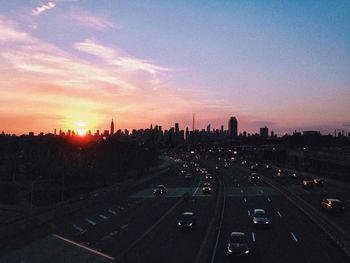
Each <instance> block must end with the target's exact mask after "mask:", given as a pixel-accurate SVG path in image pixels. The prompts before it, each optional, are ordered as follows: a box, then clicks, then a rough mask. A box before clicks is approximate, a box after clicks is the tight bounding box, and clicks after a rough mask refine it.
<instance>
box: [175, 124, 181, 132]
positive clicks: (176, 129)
mask: <svg viewBox="0 0 350 263" xmlns="http://www.w3.org/2000/svg"><path fill="white" fill-rule="evenodd" d="M179 131H180V127H179V123H178V122H177V123H175V133H179Z"/></svg>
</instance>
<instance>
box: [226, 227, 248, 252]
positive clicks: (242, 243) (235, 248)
mask: <svg viewBox="0 0 350 263" xmlns="http://www.w3.org/2000/svg"><path fill="white" fill-rule="evenodd" d="M227 254H228V255H229V256H240V255H248V254H249V245H248V241H247V238H246V235H245V234H244V233H243V232H231V234H230V236H229V238H228V240H227Z"/></svg>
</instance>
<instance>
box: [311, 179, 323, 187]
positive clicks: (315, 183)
mask: <svg viewBox="0 0 350 263" xmlns="http://www.w3.org/2000/svg"><path fill="white" fill-rule="evenodd" d="M312 181H313V182H314V185H316V186H323V184H324V181H323V180H322V179H320V178H313V179H312Z"/></svg>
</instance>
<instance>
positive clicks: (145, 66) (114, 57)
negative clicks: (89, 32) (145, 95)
mask: <svg viewBox="0 0 350 263" xmlns="http://www.w3.org/2000/svg"><path fill="white" fill-rule="evenodd" d="M74 46H75V48H76V49H77V50H79V51H82V52H85V53H88V54H90V55H94V56H97V57H100V58H102V59H103V60H104V61H105V62H106V63H108V64H109V65H113V66H117V67H119V68H121V69H123V70H126V71H144V72H148V73H150V74H153V75H155V74H157V73H160V72H165V71H171V69H170V68H165V67H161V66H158V65H155V64H153V63H152V62H150V61H147V60H144V59H139V58H135V57H132V56H128V55H124V54H121V52H120V51H119V50H114V49H112V48H109V47H106V46H103V45H101V44H99V43H97V42H96V41H93V40H85V41H84V42H79V43H75V45H74Z"/></svg>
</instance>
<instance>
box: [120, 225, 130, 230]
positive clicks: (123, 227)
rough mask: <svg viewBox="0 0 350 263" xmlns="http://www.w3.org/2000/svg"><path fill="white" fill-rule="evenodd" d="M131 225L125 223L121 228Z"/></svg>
mask: <svg viewBox="0 0 350 263" xmlns="http://www.w3.org/2000/svg"><path fill="white" fill-rule="evenodd" d="M128 226H129V224H125V225H123V226H122V227H121V229H125V228H127V227H128Z"/></svg>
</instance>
